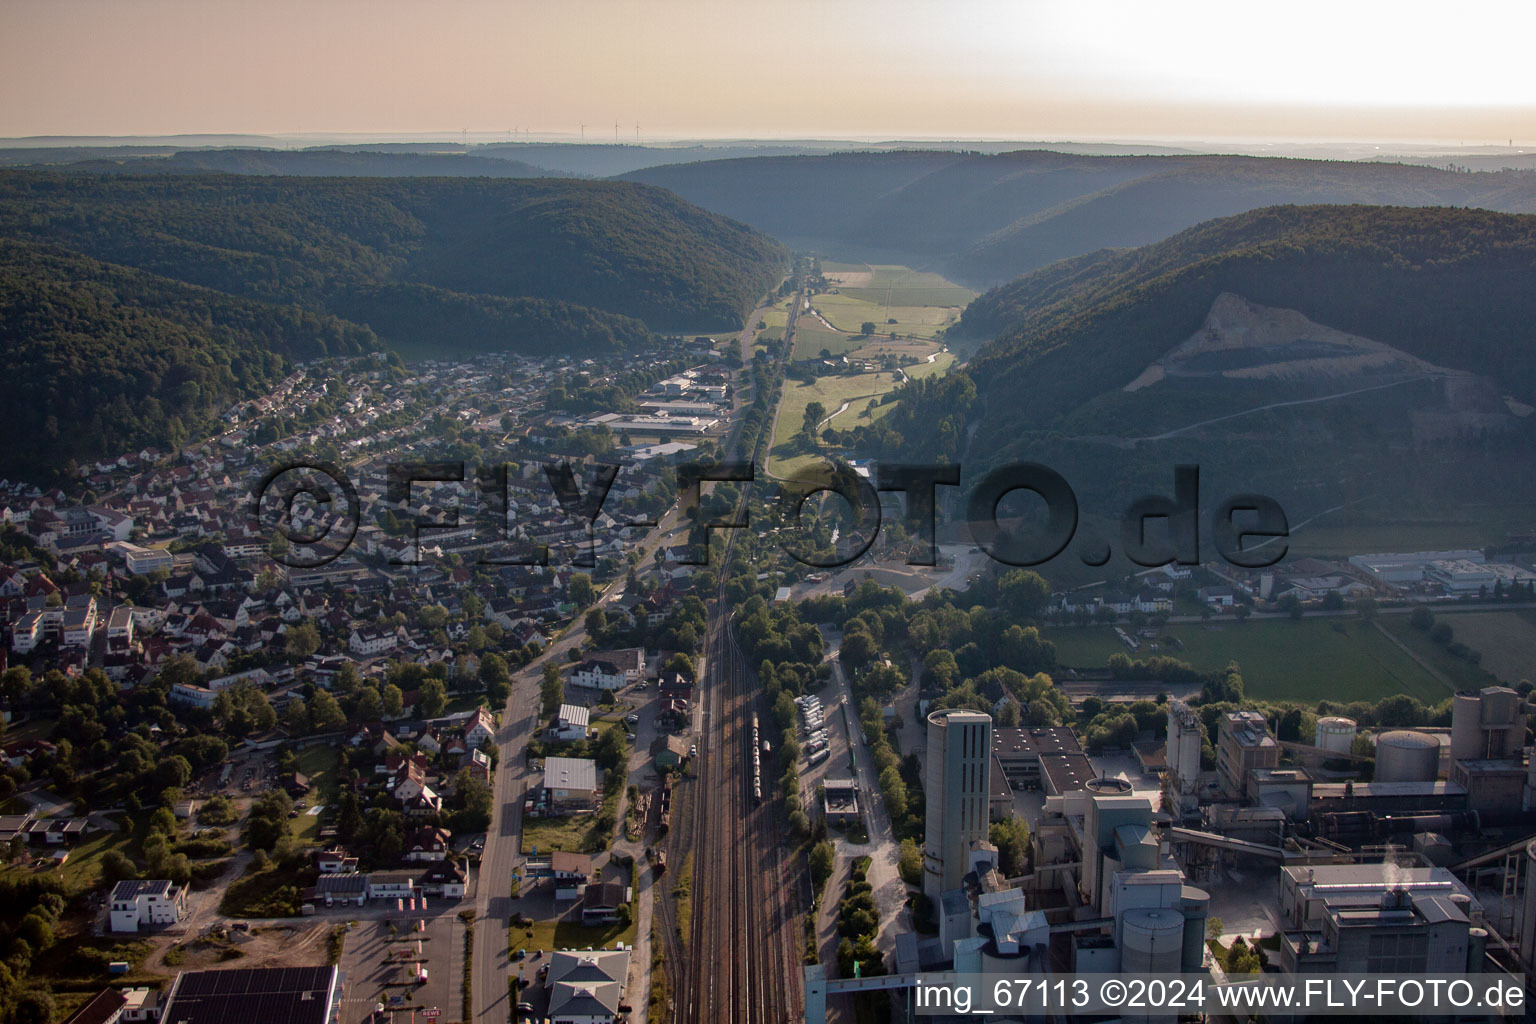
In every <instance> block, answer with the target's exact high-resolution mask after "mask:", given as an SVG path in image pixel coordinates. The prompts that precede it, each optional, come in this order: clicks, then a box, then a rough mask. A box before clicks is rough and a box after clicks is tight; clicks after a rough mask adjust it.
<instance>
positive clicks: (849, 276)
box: [797, 261, 976, 358]
mask: <svg viewBox="0 0 1536 1024" xmlns="http://www.w3.org/2000/svg"><path fill="white" fill-rule="evenodd" d="M821 269H822V274H823V275H824V276H825V277H826V278H827V280H828V282H829V284H830V285H831V286H832V287H833V289H835V290H834V291H828V292H822V293H820V294H818V295H816V296H814V297H813V298H812V299H811V302H812V304H813V305H814V306H815V307H816V309H817V310H819V311H820V312H821V315H822V316H824V317H826V319H827V321H828V322H829V323H831V324H832V326H833V327H835V328H836V329H837V330H839V331H848V332H854V331H858V330H859V328H860V326H861V325H862V324H864V323H866V322H870V323H873V324H874V325H875V330H876V331H877V332H878V333H881V334H891V333H895V334H898V335H900V336H902V337H913V338H928V339H931V338H934V337H936V336H937V335H938V333H939V332H940V331H942V330H943V329H944V328H946V327H948V326H949V325H950V324H952V323H954V322H955V321H956V320H957V319H959V317H960V311H961V310H962V309H964V308H965V306H966V304H967V303H969V302H970V301H971V300H972V299H974V298H975V297H976V293H975V292H973V291H971V290H970V289H969V288H964V287H962V286H960V285H957V284H955V283H954V282H953V281H949V280H946V279H945V278H944V277H942V276H940V275H938V274H932V273H927V272H924V271H918V270H913V269H911V268H910V267H902V266H895V265H891V264H873V265H871V264H867V263H834V262H830V261H823V262H822V264H821ZM892 321H894V323H893V322H892ZM820 348H821V346H817V347H816V348H809V347H807V348H806V349H805V350H804V351H807V352H808V353H809V354H814V353H815V352H818V351H820ZM832 351H833V352H834V354H837V350H836V349H833V350H832ZM797 357H798V358H805V356H799V354H798V353H797Z"/></svg>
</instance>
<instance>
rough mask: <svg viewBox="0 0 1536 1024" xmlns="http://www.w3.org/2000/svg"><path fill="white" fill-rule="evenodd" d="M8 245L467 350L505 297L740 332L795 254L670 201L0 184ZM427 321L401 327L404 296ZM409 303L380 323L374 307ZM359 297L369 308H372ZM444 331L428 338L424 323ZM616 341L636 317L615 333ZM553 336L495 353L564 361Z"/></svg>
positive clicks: (636, 189) (415, 185)
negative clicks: (341, 313)
mask: <svg viewBox="0 0 1536 1024" xmlns="http://www.w3.org/2000/svg"><path fill="white" fill-rule="evenodd" d="M0 237H6V238H21V239H27V240H30V241H36V242H45V243H50V244H54V245H59V246H62V247H65V248H68V249H72V250H75V251H77V252H80V253H83V254H85V255H88V256H91V257H93V258H95V259H99V260H103V261H106V262H110V263H118V264H122V265H125V266H132V267H137V268H140V269H143V270H147V271H150V272H153V273H156V274H159V275H161V276H164V277H170V278H174V279H176V280H180V281H185V282H187V283H190V284H197V285H202V286H205V287H209V288H214V289H217V290H219V291H223V292H227V293H229V294H231V295H239V296H242V297H245V298H250V299H257V300H261V301H265V302H277V303H284V304H294V305H298V306H301V307H303V308H306V309H310V310H313V311H330V310H332V309H335V308H341V307H343V306H344V307H345V308H346V311H347V314H348V315H349V317H350V318H352V319H357V320H361V321H365V322H367V323H368V325H369V326H371V327H372V328H373V329H374V331H375V332H376V333H377V334H378V335H379V336H380V337H381V338H383V339H384V340H385V341H386V342H393V341H400V342H410V343H413V344H416V345H430V344H432V343H433V342H434V341H435V340H438V338H439V337H440V336H447V337H450V338H456V339H459V340H469V339H467V338H465V337H464V336H465V335H466V334H468V333H469V331H468V330H467V329H466V327H465V324H466V323H472V324H475V325H479V324H483V323H485V322H487V321H493V320H495V319H496V316H497V312H498V310H499V309H500V308H501V306H502V305H503V304H504V301H505V300H539V301H540V302H544V303H564V304H570V305H575V306H582V307H589V308H590V309H591V310H593V311H598V312H599V313H602V314H617V315H618V316H620V317H630V318H634V319H636V320H640V321H644V324H645V326H646V327H648V328H649V329H651V330H654V331H667V330H704V329H719V328H728V327H733V326H736V325H739V324H740V323H741V322H742V319H743V316H744V315H745V314H746V313H747V312H748V311H749V310H750V309H751V308H752V304H753V302H754V301H755V300H756V299H757V298H758V297H759V296H760V295H762V294H763V293H764V292H766V291H767V290H768V289H769V288H770V287H771V286H773V285H774V284H776V283H777V280H778V275H779V273H780V270H781V267H782V266H783V265H784V262H785V251H784V249H783V248H782V246H780V245H779V244H778V243H777V242H775V241H773V240H772V239H769V238H767V237H765V236H763V235H761V234H759V233H758V232H756V231H754V230H753V229H751V228H748V227H746V226H745V225H743V224H738V223H734V222H732V221H729V220H727V219H725V218H724V217H721V216H718V215H716V214H711V213H708V212H706V211H704V210H701V209H699V208H697V207H694V206H691V205H689V204H688V203H687V202H685V201H683V200H682V199H679V198H678V197H677V196H675V195H672V194H671V193H668V192H666V191H664V190H661V189H657V188H649V187H646V186H640V185H632V184H627V183H620V182H597V181H570V180H552V179H479V178H476V179H470V178H464V179H449V178H390V179H381V178H289V177H283V178H275V177H242V176H233V175H202V176H179V175H161V176H144V177H138V176H135V177H119V176H99V175H79V174H56V173H39V172H28V171H13V172H6V173H3V174H0ZM402 289H403V290H404V294H405V295H406V296H407V297H408V300H409V301H410V302H411V303H412V304H413V305H414V306H415V308H416V312H417V315H415V316H412V317H410V318H407V319H406V320H405V321H399V322H397V321H396V320H394V319H392V315H393V313H394V312H395V311H396V309H397V306H398V299H399V296H400V294H401V290H402ZM373 293H382V294H388V295H390V296H391V297H392V299H394V300H396V301H395V302H392V304H391V305H390V306H389V307H388V309H389V313H390V315H384V316H376V315H374V314H373V313H372V312H371V311H370V310H369V308H368V307H367V304H366V296H368V295H370V294H373ZM360 297H362V300H361V301H360ZM434 321H435V324H436V326H435V329H434V330H433V331H432V332H429V333H426V334H423V333H421V332H420V331H418V330H416V328H415V327H414V326H413V325H416V324H422V323H431V322H434ZM609 326H610V328H611V333H612V334H613V336H614V337H615V338H617V339H621V340H622V337H623V335H624V334H625V333H626V332H628V331H632V330H633V329H634V327H635V325H634V324H633V323H630V324H627V325H626V324H625V323H623V322H615V323H613V324H610V325H609ZM582 343H583V339H582V338H581V337H568V336H564V335H563V334H561V333H560V330H559V327H558V325H550V326H548V328H547V329H546V330H544V331H537V330H530V331H528V333H526V334H514V333H512V332H510V331H508V332H504V333H502V334H501V335H499V336H492V337H487V338H485V339H483V347H496V348H514V349H521V350H523V351H565V350H569V349H570V348H572V347H577V346H579V345H581V344H582Z"/></svg>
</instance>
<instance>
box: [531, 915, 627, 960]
mask: <svg viewBox="0 0 1536 1024" xmlns="http://www.w3.org/2000/svg"><path fill="white" fill-rule="evenodd" d="M530 932H532V933H533V934H532V936H531V937H530V935H529V933H530ZM638 933H639V926H638V925H636V924H635V922H633V921H631V922H630V923H629V924H599V925H583V924H578V923H576V922H574V921H565V920H560V921H535V922H533V923H532V924H530V925H526V926H524V927H522V928H519V927H517V926H516V925H513V926H512V927H511V928H510V929H508V932H507V949H508V950H509V951H510V952H513V953H515V952H517V951H518V950H519V949H526V950H527V951H528V953H529V955H530V956H531V955H532V954H533V951H534V950H536V949H543V950H553V949H586V948H587V947H589V946H590V947H591V948H593V949H604V948H607V949H612V948H613V944H614V943H615V942H622V943H624V945H625V946H630V945H633V944H634V941H635V936H636V935H637V934H638Z"/></svg>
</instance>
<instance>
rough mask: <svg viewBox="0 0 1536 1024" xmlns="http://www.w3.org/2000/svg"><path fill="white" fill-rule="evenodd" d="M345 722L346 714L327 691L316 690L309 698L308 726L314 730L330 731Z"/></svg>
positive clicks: (338, 727)
mask: <svg viewBox="0 0 1536 1024" xmlns="http://www.w3.org/2000/svg"><path fill="white" fill-rule="evenodd" d="M346 724H347V716H346V715H345V714H343V713H342V710H341V705H340V704H338V703H336V698H335V697H332V696H331V695H330V693H329V691H326V690H316V691H315V695H314V696H313V697H311V698H310V700H309V727H310V728H311V729H313V730H314V731H315V732H332V731H334V730H336V729H340V728H341V727H342V726H343V725H346Z"/></svg>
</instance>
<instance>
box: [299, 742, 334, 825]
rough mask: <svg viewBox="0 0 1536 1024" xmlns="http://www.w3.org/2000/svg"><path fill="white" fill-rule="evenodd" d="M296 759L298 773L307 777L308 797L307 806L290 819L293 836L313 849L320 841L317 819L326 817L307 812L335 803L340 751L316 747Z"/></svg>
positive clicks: (309, 748)
mask: <svg viewBox="0 0 1536 1024" xmlns="http://www.w3.org/2000/svg"><path fill="white" fill-rule="evenodd" d="M298 759H299V767H298V771H299V772H300V773H301V774H303V775H307V776H309V797H308V799H307V800H305V803H307V804H308V805H309V807H308V808H306V809H305V810H303V811H300V812H299V816H298V817H297V818H294V819H293V821H292V823H291V824H292V825H293V837H294V839H295V840H297V841H298V842H300V843H302V844H304V845H306V846H315V845H317V844H318V843H319V842H320V819H321V818H322V817H324V816H325V815H324V812H322V813H320V814H310V813H309V811H310V810H312V809H313V808H315V807H318V806H321V805H325V804H334V803H335V802H336V773H337V770H338V769H339V768H340V766H341V752H340V751H339V750H337V749H336V748H335V747H331V746H325V745H317V746H313V747H307V748H306V749H304V750H301V751H299V753H298Z"/></svg>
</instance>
